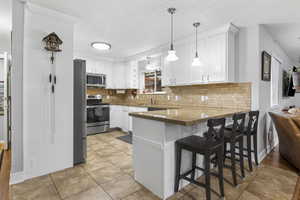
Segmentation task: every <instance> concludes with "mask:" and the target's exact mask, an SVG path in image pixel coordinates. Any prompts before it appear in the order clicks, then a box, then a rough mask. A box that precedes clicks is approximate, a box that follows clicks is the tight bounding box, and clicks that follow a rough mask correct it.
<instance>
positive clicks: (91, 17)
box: [0, 0, 300, 58]
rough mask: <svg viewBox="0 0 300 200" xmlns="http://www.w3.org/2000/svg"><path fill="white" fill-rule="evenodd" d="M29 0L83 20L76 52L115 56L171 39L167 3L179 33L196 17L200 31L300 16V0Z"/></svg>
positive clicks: (189, 31) (189, 28) (287, 20)
mask: <svg viewBox="0 0 300 200" xmlns="http://www.w3.org/2000/svg"><path fill="white" fill-rule="evenodd" d="M8 1H11V0H0V4H1V6H0V19H2V14H3V12H2V10H5V8H4V7H2V4H5V3H6V4H7V2H8ZM29 1H30V2H32V3H36V4H39V5H41V6H45V7H47V8H50V9H54V10H57V11H60V12H63V13H65V14H68V15H71V16H74V17H76V18H78V19H80V20H79V21H78V23H77V24H76V25H75V33H74V37H75V44H74V46H75V51H76V52H83V53H85V54H92V55H98V56H103V57H110V58H121V57H127V56H131V55H134V54H136V53H139V52H143V51H146V50H148V49H151V48H154V47H157V46H159V45H161V44H165V43H168V42H169V37H170V30H169V29H170V24H169V23H170V18H169V15H168V13H167V11H166V10H167V8H168V7H175V8H177V10H178V11H177V13H176V15H175V38H181V37H184V36H187V35H190V34H192V33H193V27H192V23H193V22H195V21H200V22H201V24H202V25H201V27H200V28H201V30H206V29H209V28H211V27H216V26H219V25H223V24H225V23H229V22H232V23H234V24H236V25H237V26H248V25H251V24H269V23H272V24H274V23H296V22H299V21H300V12H299V8H300V1H299V0H127V1H126V0H47V1H45V0H29ZM5 12H7V11H5ZM5 12H4V14H5ZM4 17H5V16H4ZM6 18H7V16H6ZM1 22H2V21H1V20H0V23H1ZM299 36H300V35H299ZM94 41H105V42H109V43H111V44H112V50H111V51H109V52H106V53H102V52H98V51H96V50H94V49H92V48H91V47H90V43H91V42H94Z"/></svg>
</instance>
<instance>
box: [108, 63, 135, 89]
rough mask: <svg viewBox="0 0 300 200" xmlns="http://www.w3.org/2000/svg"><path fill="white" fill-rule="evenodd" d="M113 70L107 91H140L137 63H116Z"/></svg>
mask: <svg viewBox="0 0 300 200" xmlns="http://www.w3.org/2000/svg"><path fill="white" fill-rule="evenodd" d="M111 68H112V72H111V75H110V77H107V79H108V82H107V83H108V84H107V86H106V88H107V89H138V64H137V61H129V62H115V63H114V64H113V65H112V67H111Z"/></svg>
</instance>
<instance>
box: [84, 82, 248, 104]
mask: <svg viewBox="0 0 300 200" xmlns="http://www.w3.org/2000/svg"><path fill="white" fill-rule="evenodd" d="M87 92H88V94H101V95H103V101H105V102H107V103H116V104H138V105H142V104H151V101H152V102H154V104H157V105H169V106H179V107H185V106H205V107H220V108H242V109H250V108H251V83H222V84H205V85H192V86H179V87H166V88H164V92H165V93H164V94H136V95H135V94H134V93H133V90H126V94H116V91H114V90H106V89H88V91H87ZM151 99H152V100H151Z"/></svg>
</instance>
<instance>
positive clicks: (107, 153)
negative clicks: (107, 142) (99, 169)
mask: <svg viewBox="0 0 300 200" xmlns="http://www.w3.org/2000/svg"><path fill="white" fill-rule="evenodd" d="M119 152H120V150H119V149H117V148H115V147H113V146H109V147H107V148H105V149H99V150H98V151H96V153H97V154H98V155H99V156H100V157H111V156H112V155H114V154H116V153H119Z"/></svg>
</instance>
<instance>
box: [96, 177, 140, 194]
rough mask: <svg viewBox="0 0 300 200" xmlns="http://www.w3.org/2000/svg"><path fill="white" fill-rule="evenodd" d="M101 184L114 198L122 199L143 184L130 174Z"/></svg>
mask: <svg viewBox="0 0 300 200" xmlns="http://www.w3.org/2000/svg"><path fill="white" fill-rule="evenodd" d="M101 186H102V188H103V189H104V191H106V192H107V193H108V194H109V195H110V196H111V197H112V198H113V199H114V200H118V199H122V198H124V197H126V196H128V195H130V194H132V193H134V192H137V191H138V190H140V189H141V186H140V185H139V184H138V183H137V182H135V181H134V180H133V178H132V177H130V176H129V175H123V176H121V177H118V178H117V179H115V180H113V181H110V182H107V183H105V184H102V185H101Z"/></svg>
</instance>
